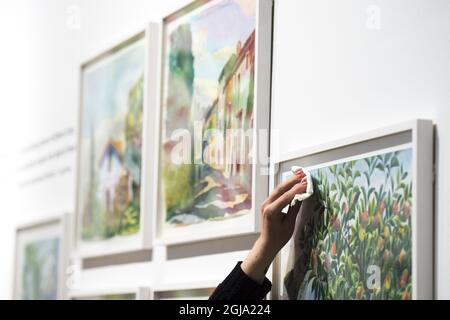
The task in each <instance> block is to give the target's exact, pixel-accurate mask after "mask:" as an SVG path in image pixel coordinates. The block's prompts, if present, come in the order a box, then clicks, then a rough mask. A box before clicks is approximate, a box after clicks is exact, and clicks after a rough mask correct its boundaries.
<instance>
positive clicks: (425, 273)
mask: <svg viewBox="0 0 450 320" xmlns="http://www.w3.org/2000/svg"><path fill="white" fill-rule="evenodd" d="M433 130H434V129H433V122H432V121H430V120H418V119H416V120H411V121H407V122H404V123H400V124H397V125H392V126H388V127H384V128H380V129H375V130H372V131H369V132H367V133H362V134H358V135H355V136H352V137H348V138H345V139H340V140H337V141H331V142H329V143H325V144H323V145H318V146H315V147H311V148H306V149H302V150H299V151H296V152H292V153H289V154H285V155H284V156H281V157H280V158H279V159H276V160H275V161H274V164H273V168H272V169H273V173H274V174H273V179H272V181H271V189H272V190H273V188H274V187H275V186H276V185H277V184H278V183H279V182H280V181H281V176H282V175H283V173H286V172H288V171H289V170H290V167H291V166H292V165H296V166H304V167H308V165H310V164H320V163H321V162H320V161H319V160H317V159H320V157H324V158H327V156H328V155H330V154H333V153H335V154H336V155H339V156H337V158H336V159H335V160H339V159H345V158H347V157H349V158H352V157H353V156H359V155H361V154H362V155H364V154H367V153H370V152H374V151H375V152H376V151H377V150H389V148H391V149H392V148H395V147H396V146H401V145H402V144H409V146H410V148H411V150H412V162H411V163H412V166H411V167H412V168H411V171H412V180H411V181H412V209H411V228H412V257H411V260H412V261H411V263H412V275H410V277H411V280H412V296H411V298H412V299H414V300H416V299H418V300H423V299H427V300H428V299H433V297H434V280H433V272H434V269H433V268H434V267H433V266H434V263H433V261H434V260H433V259H434V255H433V217H434V214H433V196H434V193H433V192H434V191H433V190H434V156H433V155H434V132H433ZM342 155H345V157H342ZM314 159H316V160H314ZM314 161H316V162H314ZM304 163H307V164H308V165H305V164H304ZM325 163H326V162H325ZM290 245H291V243H288V244H287V245H286V246H285V247H284V248H283V249H282V250H281V251H280V253H279V255H278V256H277V258H276V260H275V262H274V269H273V278H274V288H273V291H274V292H273V296H274V298H275V299H282V296H283V290H284V289H283V288H284V285H283V279H284V276H285V273H286V270H285V267H286V263H287V258H288V256H289V247H290ZM283 269H284V270H283Z"/></svg>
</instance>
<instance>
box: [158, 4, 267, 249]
mask: <svg viewBox="0 0 450 320" xmlns="http://www.w3.org/2000/svg"><path fill="white" fill-rule="evenodd" d="M272 10H273V2H272V1H271V0H211V1H207V0H198V1H195V2H193V3H191V4H190V5H188V6H186V7H184V8H183V9H181V10H179V11H177V12H175V13H173V14H171V15H170V16H168V17H166V18H164V19H163V22H162V35H161V38H162V46H161V49H162V50H161V51H162V52H161V57H162V66H161V68H162V69H161V88H160V90H159V93H160V105H161V107H160V109H159V112H160V114H159V117H158V118H159V119H160V127H159V128H158V129H159V130H158V135H159V139H158V140H159V147H158V149H157V152H158V154H159V170H158V172H159V176H158V177H157V180H156V182H155V184H157V185H158V204H157V208H156V209H155V210H156V212H157V222H156V225H157V239H158V241H159V242H161V243H164V244H177V243H183V242H192V241H201V240H206V239H211V238H223V237H228V236H235V235H242V234H250V233H254V232H257V231H258V229H259V217H258V216H259V215H258V214H255V212H259V204H260V203H261V202H262V200H263V199H264V198H265V197H266V196H267V193H268V188H269V175H268V169H267V168H268V166H269V161H268V129H269V114H270V81H268V79H270V71H271V67H270V66H271V43H272V42H271V41H272V39H271V34H272V32H271V28H272ZM264 130H265V131H264ZM261 132H263V133H262V134H260V133H261ZM264 161H266V162H264ZM266 167H267V168H266ZM266 169H267V170H266Z"/></svg>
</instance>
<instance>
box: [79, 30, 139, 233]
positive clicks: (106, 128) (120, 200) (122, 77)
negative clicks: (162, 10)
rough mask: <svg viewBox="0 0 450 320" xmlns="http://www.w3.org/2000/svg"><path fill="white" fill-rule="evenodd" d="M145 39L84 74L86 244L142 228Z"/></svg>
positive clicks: (115, 52)
mask: <svg viewBox="0 0 450 320" xmlns="http://www.w3.org/2000/svg"><path fill="white" fill-rule="evenodd" d="M143 37H144V35H141V36H138V37H137V38H134V39H132V40H130V41H128V42H127V43H125V44H124V45H122V46H121V47H118V48H116V49H114V50H112V51H111V52H109V53H108V54H106V55H104V56H102V57H101V58H100V59H97V60H94V62H92V63H90V64H88V65H87V66H86V67H84V69H83V81H82V119H81V140H80V170H79V175H80V178H79V199H78V207H79V211H81V212H80V216H81V223H80V224H81V227H80V228H79V230H80V234H79V237H80V238H81V239H82V240H83V241H85V242H94V241H101V240H107V239H111V238H114V237H124V236H129V235H133V234H136V233H137V232H138V231H139V228H140V209H141V208H140V199H141V164H142V138H143V103H144V69H145V41H144V38H143Z"/></svg>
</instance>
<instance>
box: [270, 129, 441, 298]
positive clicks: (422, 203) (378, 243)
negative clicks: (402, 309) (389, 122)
mask: <svg viewBox="0 0 450 320" xmlns="http://www.w3.org/2000/svg"><path fill="white" fill-rule="evenodd" d="M292 166H300V167H303V168H306V169H308V170H309V171H310V173H311V175H312V177H313V180H314V189H315V192H314V196H313V197H312V198H310V199H308V200H305V201H304V202H303V204H302V207H301V209H300V212H299V215H298V218H297V222H296V227H295V232H294V235H293V238H292V240H291V242H290V243H289V244H287V245H286V246H285V247H284V248H283V249H282V251H281V253H280V254H279V257H278V259H277V262H276V263H275V267H274V270H276V271H275V275H274V278H275V279H276V284H275V285H274V290H275V291H276V296H277V298H279V299H289V300H328V299H333V300H343V299H365V300H375V299H382V300H384V299H389V300H393V299H394V300H395V299H398V300H400V299H402V300H410V299H432V298H433V290H434V289H433V179H434V178H433V174H434V173H433V123H432V122H431V121H427V120H414V121H410V122H407V123H402V124H399V125H394V126H391V127H387V128H381V129H378V130H374V131H370V132H367V133H365V134H361V135H357V136H354V137H350V138H348V139H343V140H339V141H332V142H330V143H328V144H325V145H322V146H317V147H314V148H311V149H307V150H301V151H299V152H295V153H293V154H290V155H287V156H286V157H284V158H283V159H281V160H280V161H279V162H277V166H276V167H277V168H276V169H277V174H276V178H275V179H274V180H275V183H277V184H278V183H281V182H282V181H283V180H286V178H288V177H289V175H290V168H291V167H292Z"/></svg>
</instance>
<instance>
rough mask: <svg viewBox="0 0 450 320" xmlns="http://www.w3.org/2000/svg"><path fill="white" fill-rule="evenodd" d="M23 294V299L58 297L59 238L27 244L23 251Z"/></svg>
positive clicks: (54, 298)
mask: <svg viewBox="0 0 450 320" xmlns="http://www.w3.org/2000/svg"><path fill="white" fill-rule="evenodd" d="M21 261H22V265H21V266H20V268H21V269H22V270H21V275H22V279H21V289H20V292H21V296H20V297H19V298H20V299H23V300H56V299H57V298H58V268H59V266H58V261H59V239H58V238H54V239H44V240H38V241H34V242H30V243H28V244H26V245H25V247H24V252H23V253H22V259H21Z"/></svg>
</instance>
